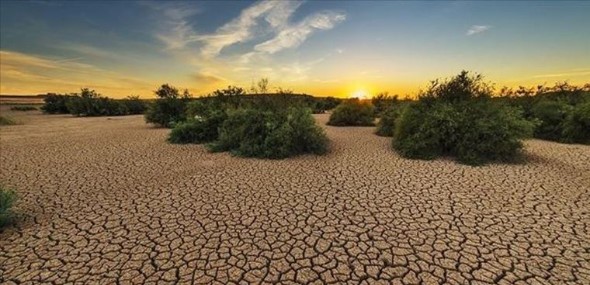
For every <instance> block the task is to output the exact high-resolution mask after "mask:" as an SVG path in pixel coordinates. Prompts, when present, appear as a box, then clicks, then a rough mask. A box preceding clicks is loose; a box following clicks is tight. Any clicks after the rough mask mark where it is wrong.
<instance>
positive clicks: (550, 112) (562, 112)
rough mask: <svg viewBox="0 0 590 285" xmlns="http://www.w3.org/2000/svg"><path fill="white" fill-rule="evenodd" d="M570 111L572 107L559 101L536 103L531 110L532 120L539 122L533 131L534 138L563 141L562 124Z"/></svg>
mask: <svg viewBox="0 0 590 285" xmlns="http://www.w3.org/2000/svg"><path fill="white" fill-rule="evenodd" d="M572 109H573V107H572V106H570V105H568V104H566V103H564V102H561V101H551V100H541V101H539V102H538V103H536V104H535V105H534V106H533V107H532V109H531V112H532V116H533V118H535V119H537V120H538V121H539V122H540V123H539V125H538V126H537V128H536V129H535V137H536V138H540V139H546V140H554V141H564V138H563V135H562V133H563V124H564V122H565V120H566V118H567V116H568V114H569V113H570V112H571V110H572Z"/></svg>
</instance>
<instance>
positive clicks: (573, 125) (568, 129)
mask: <svg viewBox="0 0 590 285" xmlns="http://www.w3.org/2000/svg"><path fill="white" fill-rule="evenodd" d="M563 136H564V139H565V140H566V141H567V142H571V143H582V144H590V101H588V102H585V103H582V104H578V105H577V106H576V107H575V108H574V109H573V110H572V111H571V112H570V113H569V114H568V116H567V118H566V120H565V121H564V122H563Z"/></svg>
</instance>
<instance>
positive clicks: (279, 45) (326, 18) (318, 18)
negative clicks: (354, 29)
mask: <svg viewBox="0 0 590 285" xmlns="http://www.w3.org/2000/svg"><path fill="white" fill-rule="evenodd" d="M345 19H346V15H345V14H343V13H339V12H331V11H328V12H320V13H316V14H314V15H311V16H308V17H307V18H305V19H304V20H302V21H301V22H299V23H298V24H295V25H293V26H288V27H286V28H284V29H282V30H281V31H280V32H279V33H278V34H277V35H276V37H275V38H273V39H271V40H269V41H266V42H263V43H261V44H258V45H256V46H255V47H254V50H256V51H259V52H266V53H270V54H273V53H276V52H278V51H280V50H283V49H286V48H293V47H297V46H299V45H300V44H301V43H303V42H304V41H305V40H306V39H307V37H309V35H311V34H312V33H313V32H314V31H315V30H329V29H332V28H334V26H335V25H336V24H338V23H340V22H342V21H344V20H345Z"/></svg>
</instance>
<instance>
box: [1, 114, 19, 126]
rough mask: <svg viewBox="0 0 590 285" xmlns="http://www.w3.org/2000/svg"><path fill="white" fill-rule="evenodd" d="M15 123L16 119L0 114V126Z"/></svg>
mask: <svg viewBox="0 0 590 285" xmlns="http://www.w3.org/2000/svg"><path fill="white" fill-rule="evenodd" d="M10 125H16V121H15V120H13V119H12V118H10V117H5V116H0V126H10Z"/></svg>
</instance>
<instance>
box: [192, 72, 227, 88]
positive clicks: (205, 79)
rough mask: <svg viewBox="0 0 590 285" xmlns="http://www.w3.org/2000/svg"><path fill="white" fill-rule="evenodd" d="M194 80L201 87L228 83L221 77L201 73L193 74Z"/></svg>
mask: <svg viewBox="0 0 590 285" xmlns="http://www.w3.org/2000/svg"><path fill="white" fill-rule="evenodd" d="M192 79H193V80H194V81H195V82H196V83H197V84H200V85H214V84H218V83H221V82H224V81H226V80H225V79H223V78H221V77H218V76H215V75H211V74H207V73H200V72H199V73H195V74H193V76H192Z"/></svg>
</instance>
